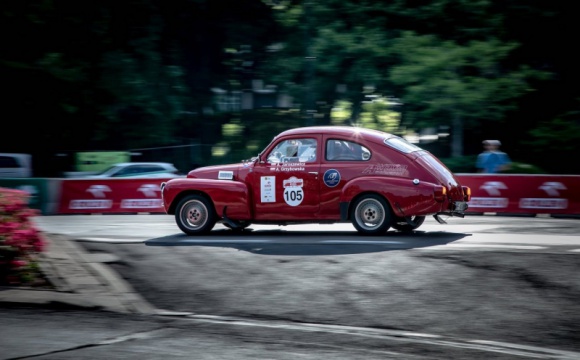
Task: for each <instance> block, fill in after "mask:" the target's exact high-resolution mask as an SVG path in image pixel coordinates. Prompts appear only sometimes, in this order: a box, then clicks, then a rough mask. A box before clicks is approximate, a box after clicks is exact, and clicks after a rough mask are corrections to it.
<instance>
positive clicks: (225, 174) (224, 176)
mask: <svg viewBox="0 0 580 360" xmlns="http://www.w3.org/2000/svg"><path fill="white" fill-rule="evenodd" d="M233 178H234V172H233V171H220V172H219V173H218V179H219V180H232V179H233Z"/></svg>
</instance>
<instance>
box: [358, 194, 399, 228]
mask: <svg viewBox="0 0 580 360" xmlns="http://www.w3.org/2000/svg"><path fill="white" fill-rule="evenodd" d="M350 219H351V221H352V224H353V225H354V227H355V228H356V230H357V231H358V232H359V233H361V234H363V235H380V234H384V233H386V232H387V230H389V228H390V227H391V221H392V212H391V207H390V206H389V204H388V203H387V201H386V200H385V199H384V198H383V197H382V196H379V195H376V194H369V195H364V196H362V197H360V198H359V199H358V200H356V202H355V203H354V204H353V206H352V208H351V213H350Z"/></svg>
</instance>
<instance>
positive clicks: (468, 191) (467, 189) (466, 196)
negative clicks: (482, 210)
mask: <svg viewBox="0 0 580 360" xmlns="http://www.w3.org/2000/svg"><path fill="white" fill-rule="evenodd" d="M462 188H463V199H464V200H465V201H469V200H471V188H470V187H469V186H462Z"/></svg>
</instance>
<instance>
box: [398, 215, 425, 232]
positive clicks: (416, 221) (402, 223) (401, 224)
mask: <svg viewBox="0 0 580 360" xmlns="http://www.w3.org/2000/svg"><path fill="white" fill-rule="evenodd" d="M409 220H410V222H412V223H413V225H411V224H409V223H408V222H407V220H405V218H402V217H398V218H397V220H396V221H395V222H394V223H393V224H392V225H391V226H392V227H393V229H395V230H399V231H403V232H409V231H413V230H415V229H417V228H418V227H419V226H421V225H422V224H423V221H425V216H410V219H409Z"/></svg>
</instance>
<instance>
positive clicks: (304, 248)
mask: <svg viewBox="0 0 580 360" xmlns="http://www.w3.org/2000/svg"><path fill="white" fill-rule="evenodd" d="M39 222H40V224H41V225H42V228H43V229H45V230H46V231H48V232H53V231H56V232H58V233H61V234H66V235H68V236H72V237H74V238H75V239H78V241H79V244H81V245H82V246H83V247H84V248H86V249H87V250H88V251H90V252H92V253H106V254H111V255H112V256H111V259H112V261H111V262H110V263H109V265H110V266H111V267H112V268H113V269H114V270H116V271H117V272H118V273H119V274H120V275H121V276H122V277H123V278H124V279H126V280H127V281H128V282H129V283H130V284H131V285H132V286H133V287H134V288H135V290H136V291H138V292H139V293H140V294H141V295H142V296H143V297H145V298H146V299H147V300H148V301H149V302H150V303H151V304H153V305H154V306H155V307H157V308H159V309H164V310H169V311H171V312H173V313H174V314H175V315H176V316H175V317H173V318H172V319H171V320H167V318H164V319H162V320H160V319H157V318H155V319H147V321H145V320H144V319H142V318H138V319H125V320H123V321H121V320H119V319H116V320H115V319H113V320H107V319H108V318H107V317H103V315H102V314H98V315H94V318H93V317H91V315H90V314H85V313H84V312H83V313H82V314H84V315H80V314H76V315H74V316H78V317H79V319H83V323H84V324H86V325H87V328H88V329H90V328H92V327H97V328H107V326H111V327H113V328H115V325H112V324H115V323H117V322H118V323H119V324H122V326H128V327H129V328H130V327H131V326H133V325H131V324H132V322H133V321H134V322H135V323H136V324H138V325H137V326H136V327H135V333H134V334H142V336H138V335H134V339H133V340H135V341H127V339H131V337H129V338H127V337H126V336H125V337H121V340H122V341H115V346H114V347H109V352H110V351H111V350H113V353H114V354H117V355H115V356H113V358H131V357H135V358H136V357H137V355H138V354H141V355H143V353H145V354H148V355H146V356H145V357H142V358H151V359H154V358H159V357H160V355H159V354H166V355H167V356H165V357H170V358H171V357H172V356H174V358H188V356H190V357H189V358H195V359H240V358H247V359H250V358H252V359H296V358H303V359H330V358H332V359H516V358H537V359H580V326H579V325H578V324H579V323H580V301H579V300H578V299H579V297H580V278H579V277H578V273H579V270H580V257H579V256H580V221H578V220H577V219H553V218H523V217H497V216H469V217H466V218H464V219H459V218H452V219H448V222H449V223H448V224H446V225H441V224H438V223H436V222H435V221H434V220H432V219H428V220H427V221H426V222H425V224H424V226H423V227H421V228H420V229H419V231H417V232H416V233H414V234H400V233H396V232H389V233H387V234H386V235H385V236H381V237H361V236H359V235H357V234H356V233H355V232H354V230H353V228H352V226H350V225H348V224H346V225H327V226H287V227H266V226H252V227H251V228H252V230H250V231H244V232H242V233H232V232H231V231H230V230H226V229H223V228H218V229H216V230H215V231H214V232H213V233H212V234H210V235H208V236H205V237H187V236H185V235H183V234H181V233H180V232H179V230H178V228H177V227H176V225H175V224H174V222H173V218H172V217H171V216H166V215H112V216H73V217H43V218H40V219H39ZM18 311H22V312H23V313H22V314H21V315H20V316H30V315H29V314H27V313H26V310H22V309H18ZM63 311H64V310H63ZM67 311H68V310H67ZM10 314H11V315H10V316H8V317H7V318H12V316H14V314H19V313H18V312H14V311H13V312H11V313H10ZM52 315H53V316H55V317H61V319H60V321H65V319H72V318H73V317H71V316H67V315H66V314H64V313H63V312H59V311H56V312H53V313H52ZM119 316H120V315H114V317H119ZM86 317H88V318H86ZM85 319H86V320H85ZM127 321H129V323H127ZM144 321H145V322H144ZM14 322H17V321H16V320H15V321H14ZM103 323H104V324H103ZM107 324H108V325H107ZM140 326H143V327H144V328H145V329H144V330H143V331H139V329H140ZM116 330H118V329H116ZM77 336H79V337H82V336H87V335H86V334H85V335H81V332H79V333H78V335H77ZM109 339H110V338H109ZM113 339H115V338H114V337H113ZM93 344H94V342H93ZM97 344H100V343H98V342H97ZM153 344H154V345H155V346H154V347H155V350H154V351H153V350H150V352H149V353H147V349H148V348H149V347H152V346H153ZM89 348H91V349H92V350H94V351H97V349H99V351H104V350H103V348H102V347H100V346H91V347H84V348H83V352H81V353H79V352H77V351H76V350H75V351H74V352H73V353H72V354H76V355H77V357H75V356H73V355H71V354H69V355H68V356H63V355H64V354H65V353H62V352H59V353H58V356H57V354H52V355H49V354H46V355H44V356H43V357H41V358H54V359H56V358H77V359H78V358H83V356H79V355H82V354H83V353H84V351H88V350H87V349H89ZM188 351H189V353H188ZM194 353H195V356H194V355H192V354H194ZM67 354H68V353H67ZM96 354H97V355H98V354H99V353H98V352H97V353H96ZM119 354H124V356H121V355H119ZM93 355H94V354H93ZM84 358H99V357H90V356H89V357H84Z"/></svg>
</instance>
